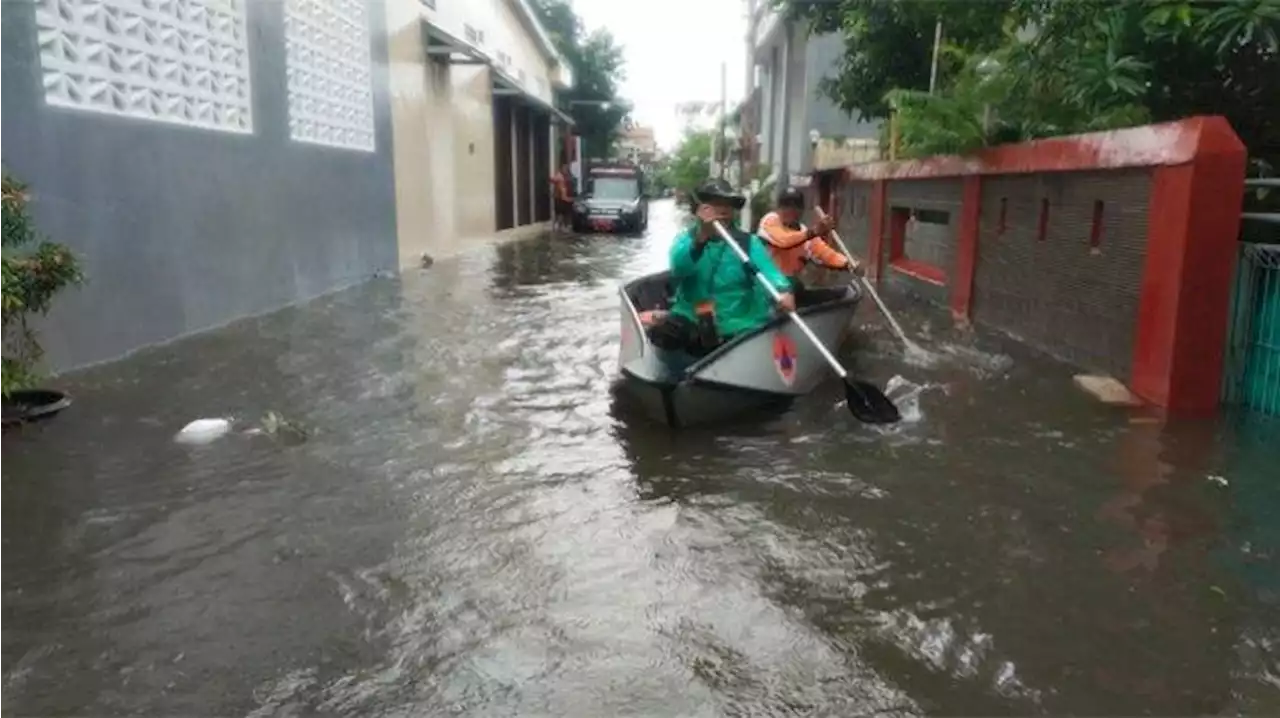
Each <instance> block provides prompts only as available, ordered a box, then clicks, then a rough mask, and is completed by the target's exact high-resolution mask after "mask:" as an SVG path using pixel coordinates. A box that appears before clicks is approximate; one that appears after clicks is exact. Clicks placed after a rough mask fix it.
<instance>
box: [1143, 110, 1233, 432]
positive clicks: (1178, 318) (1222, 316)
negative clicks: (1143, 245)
mask: <svg viewBox="0 0 1280 718" xmlns="http://www.w3.org/2000/svg"><path fill="white" fill-rule="evenodd" d="M1185 131H1187V132H1192V133H1195V144H1196V150H1195V154H1194V158H1193V159H1192V161H1191V162H1189V163H1186V164H1181V165H1174V166H1166V167H1157V168H1155V169H1154V170H1153V178H1152V184H1151V197H1150V202H1149V205H1148V219H1147V254H1146V259H1145V262H1144V265H1143V272H1142V288H1141V294H1140V296H1139V303H1138V328H1137V336H1136V338H1135V342H1134V352H1133V374H1132V376H1131V378H1130V388H1131V389H1133V391H1134V393H1135V394H1137V395H1138V396H1140V397H1142V398H1143V399H1144V400H1146V401H1149V402H1151V403H1153V404H1156V405H1157V406H1161V407H1164V408H1166V409H1169V410H1170V411H1177V412H1186V413H1210V412H1213V411H1215V410H1216V409H1217V407H1218V403H1219V392H1220V388H1221V384H1222V364H1223V353H1224V350H1225V346H1224V344H1225V343H1226V334H1227V321H1228V318H1227V311H1228V306H1229V304H1230V301H1231V285H1232V279H1233V277H1234V273H1235V261H1236V253H1237V251H1238V249H1239V247H1238V235H1239V232H1240V207H1241V203H1242V201H1243V199H1244V171H1245V159H1246V151H1245V147H1244V145H1243V144H1242V143H1241V142H1240V138H1239V137H1237V136H1236V134H1235V132H1234V131H1232V129H1231V126H1230V125H1229V124H1227V121H1226V120H1225V119H1224V118H1222V117H1197V118H1192V119H1191V120H1188V121H1187V125H1186V130H1185Z"/></svg>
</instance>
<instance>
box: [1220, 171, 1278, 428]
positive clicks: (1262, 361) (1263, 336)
mask: <svg viewBox="0 0 1280 718" xmlns="http://www.w3.org/2000/svg"><path fill="white" fill-rule="evenodd" d="M1245 184H1246V185H1247V186H1251V187H1267V188H1276V189H1280V180H1278V179H1255V180H1246V182H1245ZM1241 216H1242V218H1243V223H1242V225H1241V231H1240V259H1239V261H1238V262H1237V263H1236V285H1235V292H1234V294H1233V296H1232V298H1231V317H1230V324H1229V325H1228V328H1227V342H1228V343H1227V357H1226V359H1227V361H1226V376H1225V377H1224V381H1223V390H1222V398H1223V402H1224V403H1227V404H1234V405H1237V406H1241V407H1244V408H1247V409H1251V410H1253V411H1257V412H1260V413H1263V414H1269V415H1272V416H1280V213H1276V212H1246V213H1244V214H1243V215H1241Z"/></svg>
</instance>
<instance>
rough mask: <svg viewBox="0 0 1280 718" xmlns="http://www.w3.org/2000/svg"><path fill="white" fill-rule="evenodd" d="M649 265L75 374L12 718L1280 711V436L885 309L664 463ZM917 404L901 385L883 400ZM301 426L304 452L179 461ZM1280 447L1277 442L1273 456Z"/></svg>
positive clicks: (279, 317) (27, 476) (348, 300)
mask: <svg viewBox="0 0 1280 718" xmlns="http://www.w3.org/2000/svg"><path fill="white" fill-rule="evenodd" d="M677 222H678V216H677V214H676V212H675V209H674V207H673V206H672V204H671V203H669V202H656V203H654V204H653V206H652V216H651V220H650V224H649V232H648V234H647V235H646V236H645V237H643V238H635V237H570V236H558V237H545V238H539V239H535V240H530V241H526V242H520V243H514V244H507V245H500V246H495V247H491V248H486V249H480V250H477V251H474V252H472V253H470V254H467V255H464V256H462V257H460V258H456V259H446V260H441V261H438V262H437V263H436V264H435V266H434V267H432V268H431V269H429V270H425V271H419V272H411V273H408V274H406V275H405V276H404V277H403V278H401V279H395V280H392V279H376V280H373V281H371V282H369V283H367V284H364V285H362V286H359V287H356V288H353V289H350V290H347V291H344V292H341V293H338V294H335V295H331V296H328V297H325V298H322V299H320V300H317V301H315V302H312V303H310V304H308V305H305V306H301V307H296V308H290V309H286V310H283V311H280V312H277V313H275V314H272V315H270V316H267V317H263V318H259V319H253V320H248V321H243V322H238V323H236V324H233V325H231V326H228V327H226V328H223V329H219V330H217V331H213V332H210V333H207V334H204V335H201V336H197V337H194V338H190V339H186V340H183V341H180V342H177V343H175V344H172V345H168V346H164V347H159V348H156V349H152V350H148V351H145V352H142V353H140V354H138V355H135V356H133V357H131V358H128V359H126V360H124V361H121V362H117V363H114V364H110V365H106V366H103V367H100V368H97V369H93V370H90V371H87V372H82V373H79V374H76V375H73V376H70V377H64V378H63V379H62V380H61V384H60V385H61V386H62V387H63V388H65V389H67V390H68V391H69V392H70V393H71V394H73V395H74V396H75V398H76V403H75V405H74V406H73V407H72V408H71V409H69V410H68V411H66V412H64V413H63V414H62V415H60V416H58V417H57V418H55V419H53V420H51V421H48V422H45V423H43V424H38V425H32V426H28V427H25V428H23V429H22V430H20V431H18V432H12V433H7V434H6V436H5V438H4V459H5V462H6V463H5V472H4V482H3V499H4V508H3V538H4V579H3V590H4V616H3V617H4V625H5V631H4V646H3V654H4V705H3V708H4V711H5V713H6V714H10V713H12V714H14V715H41V716H51V715H117V714H145V715H254V716H275V715H312V714H325V715H352V716H355V715H360V716H377V715H388V716H392V715H394V716H434V715H466V716H507V715H510V716H515V715H519V716H613V715H636V716H718V715H730V716H736V715H813V716H872V715H876V716H912V715H921V714H936V715H959V714H965V715H978V714H982V715H1015V714H1020V715H1021V714H1076V715H1142V714H1152V715H1192V714H1197V715H1198V714H1228V713H1230V714H1235V713H1237V712H1239V713H1247V714H1248V713H1252V714H1265V713H1272V712H1274V711H1275V710H1277V708H1280V577H1278V576H1277V569H1276V565H1277V564H1280V555H1277V551H1278V550H1280V538H1278V537H1277V528H1276V527H1277V526H1278V525H1280V523H1278V521H1277V514H1278V512H1280V496H1278V493H1280V484H1277V482H1276V480H1275V471H1274V467H1275V449H1274V436H1275V432H1276V426H1275V424H1274V423H1271V424H1270V425H1268V424H1265V423H1263V424H1255V423H1249V422H1245V421H1241V420H1237V419H1233V418H1231V417H1227V418H1224V419H1221V420H1218V421H1216V422H1213V423H1209V422H1182V423H1177V424H1165V423H1162V422H1161V421H1160V420H1159V419H1158V418H1157V417H1156V416H1155V415H1154V414H1150V415H1148V414H1144V413H1141V412H1131V411H1121V410H1115V409H1109V408H1105V407H1102V406H1100V405H1098V404H1096V403H1095V402H1093V401H1092V400H1090V399H1089V398H1088V397H1087V396H1086V395H1084V394H1083V393H1082V392H1079V391H1078V390H1076V389H1075V388H1074V387H1073V386H1072V384H1071V373H1072V370H1071V368H1070V367H1067V366H1065V365H1062V364H1058V363H1056V362H1054V361H1052V360H1049V359H1047V358H1044V357H1041V356H1037V355H1033V354H1031V353H1029V352H1027V351H1025V350H1021V349H1019V348H1018V347H1017V345H1016V344H1012V343H1011V342H1005V341H1002V340H998V339H996V338H992V337H978V338H974V337H972V336H971V335H967V334H962V333H958V332H954V331H953V330H951V329H950V328H949V327H950V319H949V317H947V316H945V315H944V314H943V313H942V312H941V311H937V310H933V309H926V308H922V307H918V306H917V307H912V305H911V304H909V303H908V302H907V301H906V300H905V299H904V298H903V297H900V296H897V297H895V296H893V295H892V294H891V295H889V302H890V304H891V305H892V306H893V307H894V308H895V310H896V309H898V308H899V307H901V309H902V314H901V316H902V318H903V319H904V320H905V321H904V324H905V325H906V329H907V331H908V332H909V333H910V334H911V335H912V337H913V338H916V339H918V340H919V341H920V342H921V344H922V345H924V346H925V347H926V348H927V349H929V350H930V351H931V352H933V353H934V354H935V355H936V356H937V357H938V359H937V361H934V362H932V363H930V364H929V365H927V366H917V365H912V364H910V363H906V362H904V361H903V358H902V350H901V346H900V345H899V344H898V343H897V342H896V340H895V338H894V337H893V335H892V334H891V333H890V332H889V330H888V328H887V326H886V325H885V323H884V321H883V319H882V318H881V317H879V316H878V315H877V314H876V313H875V308H874V306H872V305H871V304H870V303H869V302H867V303H864V304H865V306H863V307H861V308H860V310H859V314H858V319H857V320H856V321H857V324H858V325H859V326H860V327H861V331H859V332H857V333H856V334H855V337H856V341H855V342H854V343H853V344H851V345H849V346H846V347H845V351H844V353H843V356H842V358H843V360H844V361H845V362H846V364H847V365H849V366H851V367H855V368H856V370H857V373H858V374H859V376H862V377H864V378H867V379H870V380H871V381H874V382H875V383H876V384H877V385H879V386H882V387H883V386H886V384H891V385H892V389H891V391H890V392H889V393H890V394H891V395H892V396H894V397H896V398H897V399H898V401H899V405H900V407H901V408H902V410H903V413H904V415H905V416H906V419H907V420H906V421H905V422H904V423H903V424H900V425H897V426H892V427H868V426H864V425H860V424H858V423H857V422H855V421H854V420H853V419H852V418H851V417H850V416H849V414H848V413H847V412H846V411H845V410H844V409H843V407H842V406H841V405H840V402H841V401H842V400H843V392H842V391H841V388H840V385H839V383H838V382H835V381H834V380H833V381H832V382H831V384H830V387H829V388H826V389H821V390H819V391H818V392H817V393H815V394H813V395H811V396H808V397H806V398H804V399H803V400H801V401H799V402H798V403H797V405H796V406H795V407H794V408H793V409H792V410H791V411H790V412H788V413H786V414H782V415H780V416H777V417H774V418H771V419H769V420H765V421H755V422H748V423H741V424H736V425H730V426H719V427H714V428H708V429H704V430H698V431H694V432H684V433H678V434H677V433H673V432H671V431H669V430H668V429H666V428H664V427H661V426H657V425H654V424H651V423H649V422H648V421H646V420H645V419H644V418H643V417H641V416H639V415H638V413H636V412H633V411H631V410H630V407H629V406H628V403H627V402H626V401H625V398H624V397H618V396H615V394H614V392H612V391H611V385H612V384H613V381H614V378H615V375H616V371H617V352H618V347H617V340H618V332H619V316H618V298H617V283H618V281H620V280H621V279H625V278H630V277H634V276H637V275H639V274H642V273H644V272H647V271H652V270H654V269H659V268H662V267H664V266H665V264H666V261H667V247H668V245H669V243H670V241H671V238H672V237H673V236H674V234H675V232H676V228H677ZM895 377H897V378H895ZM268 411H274V412H278V413H279V414H280V415H281V416H283V417H286V418H287V419H289V420H290V421H295V422H298V423H299V424H301V425H303V426H305V427H306V428H307V430H308V432H309V438H308V440H307V441H306V442H305V443H301V444H299V445H286V444H284V443H282V442H279V441H275V440H273V439H272V438H270V437H269V436H264V435H249V434H244V433H235V434H232V435H230V436H227V437H224V438H223V439H221V440H219V441H216V442H214V443H212V444H210V445H207V446H184V445H181V444H178V443H175V442H174V441H173V437H174V434H175V432H177V430H178V429H179V428H181V427H182V426H183V425H185V424H186V423H187V422H189V421H191V420H193V419H196V418H200V417H218V416H234V417H236V418H237V419H239V420H241V421H242V422H243V423H244V425H250V424H252V423H254V422H256V421H257V420H258V419H259V418H260V417H262V416H263V415H264V414H265V413H266V412H268ZM1268 440H1269V441H1270V442H1272V443H1271V444H1270V445H1268V443H1267V442H1268Z"/></svg>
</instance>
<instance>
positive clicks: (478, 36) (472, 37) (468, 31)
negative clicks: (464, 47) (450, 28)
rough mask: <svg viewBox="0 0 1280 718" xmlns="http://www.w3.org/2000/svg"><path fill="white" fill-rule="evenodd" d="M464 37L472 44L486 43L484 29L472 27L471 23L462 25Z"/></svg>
mask: <svg viewBox="0 0 1280 718" xmlns="http://www.w3.org/2000/svg"><path fill="white" fill-rule="evenodd" d="M462 37H463V38H464V39H466V41H467V42H469V43H471V44H472V45H476V46H480V45H483V44H484V30H480V29H478V28H475V27H472V26H471V25H463V26H462Z"/></svg>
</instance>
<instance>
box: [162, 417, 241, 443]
mask: <svg viewBox="0 0 1280 718" xmlns="http://www.w3.org/2000/svg"><path fill="white" fill-rule="evenodd" d="M229 433H231V420H230V419H221V418H218V419H196V420H195V421H193V422H191V423H190V424H187V425H186V426H184V427H182V430H181V431H179V432H178V434H177V436H174V437H173V440H174V441H176V442H178V443H179V444H208V443H211V442H213V441H217V440H218V439H221V438H222V437H224V436H226V435H227V434H229Z"/></svg>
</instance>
